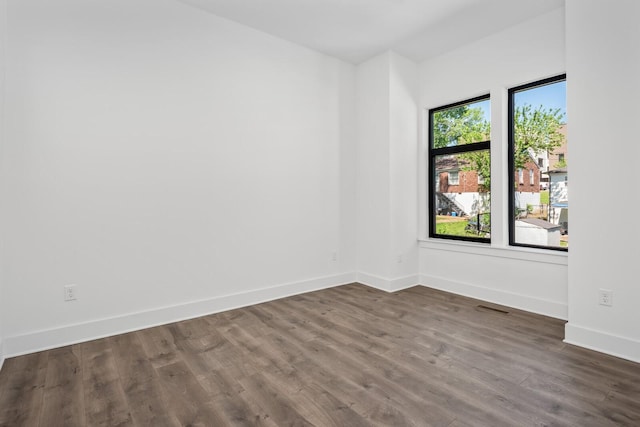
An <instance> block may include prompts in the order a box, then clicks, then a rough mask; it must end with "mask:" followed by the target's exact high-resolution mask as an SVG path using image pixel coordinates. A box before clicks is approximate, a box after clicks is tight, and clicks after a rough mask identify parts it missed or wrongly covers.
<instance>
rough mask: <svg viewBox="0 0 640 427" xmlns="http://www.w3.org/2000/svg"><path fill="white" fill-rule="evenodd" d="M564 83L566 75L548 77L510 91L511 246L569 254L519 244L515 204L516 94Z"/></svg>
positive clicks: (538, 246) (565, 249)
mask: <svg viewBox="0 0 640 427" xmlns="http://www.w3.org/2000/svg"><path fill="white" fill-rule="evenodd" d="M562 81H565V82H566V81H567V75H566V74H560V75H557V76H553V77H548V78H545V79H541V80H537V81H535V82H531V83H526V84H523V85H519V86H515V87H512V88H510V89H509V90H508V96H507V98H508V102H507V126H508V138H507V139H508V143H507V145H508V147H507V151H508V168H509V177H508V178H509V179H508V182H509V191H508V197H509V212H508V215H507V218H509V246H516V247H522V248H534V249H544V250H549V251H558V252H568V251H569V248H566V247H559V246H543V245H533V244H530V243H518V242H516V216H515V212H516V204H515V192H516V173H517V170H516V168H515V159H514V144H515V129H514V128H515V127H514V107H515V105H514V98H515V94H516V93H518V92H522V91H525V90H528V89H533V88H536V87H541V86H546V85H550V84H554V83H559V82H562Z"/></svg>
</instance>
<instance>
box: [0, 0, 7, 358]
mask: <svg viewBox="0 0 640 427" xmlns="http://www.w3.org/2000/svg"><path fill="white" fill-rule="evenodd" d="M6 19H7V2H6V0H0V164H1V159H2V157H3V156H4V129H5V127H4V126H5V123H4V108H5V102H4V69H5V53H4V50H5V42H6V41H5V39H6V28H7V27H6ZM2 188H3V183H0V224H2V223H3V222H4V218H3V212H4V210H5V206H6V205H5V203H4V199H3V198H2V197H1V195H2V194H3V193H2ZM1 230H2V228H1V227H0V231H1ZM3 247H4V238H3V235H2V233H1V232H0V368H2V364H3V363H4V328H3V322H4V319H3V316H2V313H4V312H5V310H6V308H5V305H6V303H5V299H4V280H3V274H2V271H3V270H4V267H5V266H4V263H3V257H2V253H3V250H2V248H3Z"/></svg>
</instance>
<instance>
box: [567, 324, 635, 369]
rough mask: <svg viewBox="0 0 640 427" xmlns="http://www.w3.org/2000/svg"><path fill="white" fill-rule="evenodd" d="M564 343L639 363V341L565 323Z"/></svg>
mask: <svg viewBox="0 0 640 427" xmlns="http://www.w3.org/2000/svg"><path fill="white" fill-rule="evenodd" d="M564 336H565V338H564V342H566V343H567V344H573V345H577V346H580V347H584V348H588V349H590V350H595V351H599V352H600V353H606V354H610V355H611V356H616V357H620V358H622V359H627V360H631V361H632V362H637V363H640V341H637V340H633V339H631V338H626V337H620V336H617V335H611V334H608V333H606V332H603V331H597V330H595V329H590V328H585V327H582V326H578V325H575V324H573V323H567V324H566V325H565V327H564Z"/></svg>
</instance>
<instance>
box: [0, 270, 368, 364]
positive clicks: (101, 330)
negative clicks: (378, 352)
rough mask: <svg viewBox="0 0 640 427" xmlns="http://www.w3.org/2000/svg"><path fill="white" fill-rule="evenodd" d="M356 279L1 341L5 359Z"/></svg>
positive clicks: (280, 288) (307, 283) (298, 285)
mask: <svg viewBox="0 0 640 427" xmlns="http://www.w3.org/2000/svg"><path fill="white" fill-rule="evenodd" d="M355 279H356V275H355V273H343V274H337V275H333V276H325V277H318V278H314V279H309V280H304V281H300V282H294V283H286V284H282V285H277V286H273V287H269V288H263V289H256V290H253V291H248V292H242V293H238V294H232V295H225V296H220V297H215V298H210V299H206V300H200V301H193V302H189V303H186V304H179V305H173V306H168V307H161V308H157V309H153V310H148V311H141V312H136V313H130V314H126V315H123V316H116V317H111V318H106V319H99V320H92V321H89V322H83V323H78V324H73V325H66V326H62V327H57V328H52V329H46V330H40V331H34V332H29V333H26V334H22V335H16V336H9V337H4V348H3V349H4V352H3V355H4V356H5V357H13V356H19V355H22V354H27V353H33V352H36V351H41V350H47V349H51V348H57V347H62V346H65V345H70V344H77V343H80V342H85V341H90V340H94V339H98V338H104V337H108V336H112V335H117V334H122V333H126V332H132V331H137V330H140V329H145V328H150V327H153V326H158V325H163V324H167V323H173V322H178V321H181V320H187V319H193V318H195V317H200V316H206V315H208V314H213V313H219V312H222V311H227V310H232V309H235V308H240V307H246V306H249V305H253V304H259V303H263V302H267V301H272V300H275V299H279V298H285V297H288V296H292V295H297V294H301V293H305V292H311V291H317V290H320V289H326V288H331V287H334V286H339V285H343V284H347V283H352V282H354V281H355Z"/></svg>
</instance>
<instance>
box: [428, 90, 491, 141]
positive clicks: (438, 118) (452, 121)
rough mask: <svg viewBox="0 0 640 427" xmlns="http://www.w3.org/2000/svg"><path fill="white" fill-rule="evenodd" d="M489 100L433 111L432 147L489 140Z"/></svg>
mask: <svg viewBox="0 0 640 427" xmlns="http://www.w3.org/2000/svg"><path fill="white" fill-rule="evenodd" d="M489 107H490V105H489V100H488V99H485V100H482V101H476V102H472V103H468V104H462V105H457V106H455V107H449V108H445V109H442V110H437V111H435V112H433V116H432V125H433V127H432V132H433V135H432V147H433V148H443V147H455V146H457V145H464V144H471V143H474V142H482V141H488V140H489V139H490V134H491V125H490V108H489Z"/></svg>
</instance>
